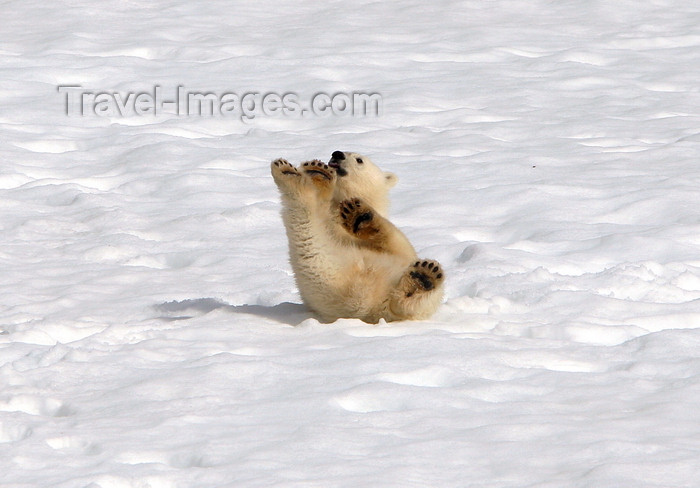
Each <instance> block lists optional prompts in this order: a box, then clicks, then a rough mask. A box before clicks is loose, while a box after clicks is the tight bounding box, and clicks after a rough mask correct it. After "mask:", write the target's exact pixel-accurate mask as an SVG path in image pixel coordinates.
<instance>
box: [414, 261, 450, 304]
mask: <svg viewBox="0 0 700 488" xmlns="http://www.w3.org/2000/svg"><path fill="white" fill-rule="evenodd" d="M408 276H409V277H410V281H411V284H412V285H413V286H411V287H410V288H411V289H409V290H408V291H407V292H406V296H407V297H410V296H412V295H413V294H414V293H416V292H426V291H430V290H434V289H435V288H437V287H438V286H440V285H441V284H442V281H443V280H444V275H443V273H442V270H441V269H440V265H439V264H438V262H437V261H432V260H430V259H426V260H424V261H416V262H415V263H414V264H413V266H411V268H410V270H409V273H408Z"/></svg>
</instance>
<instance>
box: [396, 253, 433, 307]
mask: <svg viewBox="0 0 700 488" xmlns="http://www.w3.org/2000/svg"><path fill="white" fill-rule="evenodd" d="M444 281H445V276H444V273H443V271H442V269H441V268H440V265H439V264H438V262H437V261H432V260H429V259H426V260H422V261H416V262H415V263H414V264H412V265H411V266H409V267H408V269H407V270H406V271H405V272H404V274H403V276H401V279H400V280H399V283H398V284H397V286H396V288H395V289H394V291H393V292H392V296H391V301H390V307H391V311H392V313H393V314H395V315H396V316H397V317H398V318H400V319H422V318H426V317H429V316H430V315H432V314H433V313H434V312H435V310H436V309H437V308H438V306H439V305H440V302H441V301H442V294H443V283H444Z"/></svg>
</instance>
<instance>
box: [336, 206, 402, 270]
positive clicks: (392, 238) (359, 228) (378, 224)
mask: <svg viewBox="0 0 700 488" xmlns="http://www.w3.org/2000/svg"><path fill="white" fill-rule="evenodd" d="M338 211H339V217H340V224H341V225H342V227H343V228H344V229H345V230H346V231H347V233H348V234H350V235H351V236H354V237H355V238H357V239H358V241H356V243H358V244H359V245H360V246H362V247H366V248H369V249H372V250H373V251H377V252H381V253H387V254H392V255H395V256H401V257H404V258H406V259H409V260H410V259H414V258H415V257H416V252H415V250H414V249H413V246H412V245H411V243H410V242H408V239H406V236H405V235H403V233H402V232H401V231H400V230H399V229H397V228H396V227H395V226H394V224H392V223H391V222H389V220H387V219H386V218H384V217H382V216H381V215H379V212H377V211H376V210H374V209H373V208H372V207H370V206H369V205H367V204H366V203H364V202H363V201H362V200H360V199H359V198H350V199H348V200H343V201H342V202H340V205H339V207H338Z"/></svg>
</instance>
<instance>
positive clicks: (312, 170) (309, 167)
mask: <svg viewBox="0 0 700 488" xmlns="http://www.w3.org/2000/svg"><path fill="white" fill-rule="evenodd" d="M301 170H302V171H303V172H304V173H306V174H307V175H309V176H311V177H312V178H321V179H325V180H328V181H331V180H332V179H333V177H334V176H335V171H334V170H333V169H332V168H331V167H330V166H328V165H327V164H326V163H324V162H322V161H319V160H318V159H314V160H313V161H307V162H305V163H304V164H302V165H301Z"/></svg>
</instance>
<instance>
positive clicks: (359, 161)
mask: <svg viewBox="0 0 700 488" xmlns="http://www.w3.org/2000/svg"><path fill="white" fill-rule="evenodd" d="M328 166H330V167H331V168H334V169H335V171H336V173H337V175H338V178H337V181H336V184H335V192H334V194H333V199H334V200H335V201H336V202H341V201H343V200H345V199H347V198H359V199H361V200H363V201H364V202H365V203H367V204H368V205H370V206H371V207H372V208H374V209H375V210H376V211H377V212H379V213H380V214H381V215H383V216H386V214H387V211H388V209H389V189H390V188H391V187H393V186H394V185H395V184H396V183H397V182H398V181H399V178H398V177H397V176H396V175H395V174H394V173H389V172H387V171H382V170H381V169H379V168H378V167H377V165H375V164H374V163H373V162H372V161H371V160H370V159H369V158H368V157H366V156H362V155H361V154H357V153H353V152H343V151H334V152H333V154H332V155H331V160H330V161H328Z"/></svg>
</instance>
